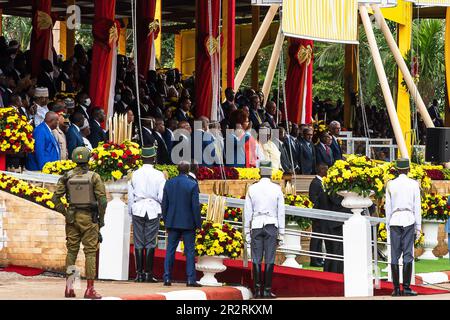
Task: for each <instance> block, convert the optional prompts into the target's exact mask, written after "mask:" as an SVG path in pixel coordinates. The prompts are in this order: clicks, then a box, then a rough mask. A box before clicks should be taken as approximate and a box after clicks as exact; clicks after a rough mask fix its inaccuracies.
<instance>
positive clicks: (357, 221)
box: [343, 214, 373, 297]
mask: <svg viewBox="0 0 450 320" xmlns="http://www.w3.org/2000/svg"><path fill="white" fill-rule="evenodd" d="M343 233H344V287H345V297H372V296H373V264H372V252H371V227H370V222H369V221H368V220H367V219H366V218H365V217H363V216H361V215H357V214H355V215H354V216H352V217H351V218H350V219H349V220H347V221H346V222H345V223H344V228H343Z"/></svg>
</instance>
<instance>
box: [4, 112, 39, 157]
mask: <svg viewBox="0 0 450 320" xmlns="http://www.w3.org/2000/svg"><path fill="white" fill-rule="evenodd" d="M33 151H34V139H33V127H32V126H31V125H30V124H29V123H28V122H27V119H26V118H25V117H24V116H22V115H20V114H19V113H18V112H17V111H16V109H14V108H0V152H3V153H9V154H14V153H21V152H24V153H30V152H33Z"/></svg>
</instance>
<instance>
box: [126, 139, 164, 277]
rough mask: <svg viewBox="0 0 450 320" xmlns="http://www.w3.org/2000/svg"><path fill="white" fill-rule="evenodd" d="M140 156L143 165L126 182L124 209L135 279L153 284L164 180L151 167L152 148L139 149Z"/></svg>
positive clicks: (153, 161)
mask: <svg viewBox="0 0 450 320" xmlns="http://www.w3.org/2000/svg"><path fill="white" fill-rule="evenodd" d="M142 158H143V161H144V165H143V166H142V168H140V169H139V170H136V171H135V172H134V173H133V176H132V178H131V180H130V182H129V184H128V212H129V214H130V215H131V216H132V220H133V237H134V254H135V257H136V274H137V277H136V282H153V283H154V282H157V280H156V279H155V278H154V277H153V260H154V257H155V248H156V244H157V243H156V239H157V236H158V230H159V220H160V215H161V212H162V211H161V203H162V198H163V190H164V185H165V184H166V179H165V177H164V174H163V173H162V172H161V171H158V170H156V169H154V168H153V164H154V163H155V159H156V147H144V148H142ZM144 250H145V254H144ZM144 261H145V273H144V271H143V270H144Z"/></svg>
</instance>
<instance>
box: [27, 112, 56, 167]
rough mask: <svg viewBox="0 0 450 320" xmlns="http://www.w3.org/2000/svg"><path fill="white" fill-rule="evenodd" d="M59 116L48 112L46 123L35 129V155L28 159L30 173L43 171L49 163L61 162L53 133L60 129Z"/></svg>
mask: <svg viewBox="0 0 450 320" xmlns="http://www.w3.org/2000/svg"><path fill="white" fill-rule="evenodd" d="M58 122H59V116H58V115H57V114H56V113H55V112H48V113H47V114H46V116H45V119H44V122H43V123H41V124H40V125H39V126H38V127H37V128H36V129H34V132H33V136H34V139H35V141H36V142H35V148H34V153H33V154H31V155H30V156H29V157H28V159H27V160H28V161H27V169H28V170H30V171H42V168H43V167H44V166H45V164H46V163H48V162H55V161H59V160H60V157H61V156H60V154H61V151H60V149H59V144H58V142H57V141H56V139H55V137H54V136H53V133H52V131H53V130H55V129H56V128H57V127H58Z"/></svg>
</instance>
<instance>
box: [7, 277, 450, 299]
mask: <svg viewBox="0 0 450 320" xmlns="http://www.w3.org/2000/svg"><path fill="white" fill-rule="evenodd" d="M85 287H86V282H85V281H81V289H78V290H76V294H77V295H78V296H79V298H82V296H83V294H84V289H85ZM439 287H440V288H439ZM439 287H436V286H433V288H437V289H444V288H445V289H448V290H450V284H443V285H439ZM96 289H97V290H98V292H99V293H101V294H102V295H103V296H104V297H120V296H126V295H134V296H135V295H148V294H152V293H164V292H169V291H176V290H189V289H191V288H187V287H186V285H185V284H182V283H180V284H176V283H174V284H173V285H172V287H164V286H163V285H162V283H157V284H147V283H144V284H141V283H139V284H137V283H134V282H111V281H97V282H96ZM63 294H64V279H62V278H55V277H47V276H39V277H22V276H20V275H17V274H14V273H5V272H0V300H61V299H64V298H63ZM330 299H331V300H347V299H345V298H342V297H337V298H283V300H330ZM399 299H401V300H403V299H405V300H450V293H449V294H443V295H432V296H419V297H411V298H403V297H402V298H392V297H374V298H370V299H369V300H399ZM356 300H367V299H365V298H361V299H356Z"/></svg>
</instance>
